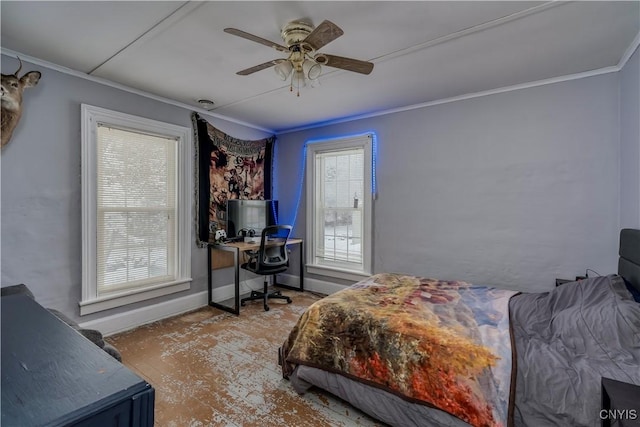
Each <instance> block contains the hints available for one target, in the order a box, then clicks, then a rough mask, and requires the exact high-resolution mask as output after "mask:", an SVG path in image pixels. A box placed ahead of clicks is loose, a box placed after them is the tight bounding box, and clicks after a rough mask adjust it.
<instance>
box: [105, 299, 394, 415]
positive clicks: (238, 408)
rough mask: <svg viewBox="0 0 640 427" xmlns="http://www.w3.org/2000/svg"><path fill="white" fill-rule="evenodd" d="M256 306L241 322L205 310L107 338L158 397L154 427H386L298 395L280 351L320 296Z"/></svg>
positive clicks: (323, 396) (319, 395)
mask: <svg viewBox="0 0 640 427" xmlns="http://www.w3.org/2000/svg"><path fill="white" fill-rule="evenodd" d="M283 293H285V294H287V295H289V296H290V297H291V298H292V299H293V303H292V304H286V303H285V302H284V301H280V300H270V302H269V305H270V307H271V310H270V311H267V312H265V311H263V310H262V303H261V302H260V301H256V302H253V303H247V306H246V307H242V309H241V312H240V316H234V315H232V314H227V313H225V312H223V311H220V310H217V309H215V308H210V307H205V308H201V309H199V310H196V311H193V312H190V313H186V314H183V315H180V316H176V317H172V318H170V319H164V320H161V321H159V322H155V323H152V324H149V325H145V326H141V327H139V328H137V329H134V330H131V331H128V332H124V333H121V334H118V335H114V336H111V337H109V338H108V339H107V341H108V342H110V343H111V344H113V345H115V346H116V348H118V350H120V352H121V353H122V358H123V363H124V364H125V365H126V366H127V367H129V368H130V369H131V370H133V371H134V372H136V373H137V374H138V375H140V376H141V377H142V378H144V379H145V380H146V381H147V382H149V383H150V384H151V385H153V387H154V388H155V390H156V397H155V426H156V427H203V426H229V427H241V426H242V427H250V426H251V427H253V426H255V427H269V426H274V427H276V426H277V427H284V426H286V427H321V426H326V427H341V426H384V424H382V423H380V422H376V421H375V420H373V419H371V418H369V417H368V416H367V415H365V414H363V413H362V412H360V411H359V410H357V409H355V408H353V407H352V406H350V405H349V404H347V403H344V402H343V401H341V400H340V399H338V398H335V397H333V396H331V395H329V394H327V393H324V392H322V391H320V390H318V389H315V388H314V389H312V390H311V391H309V392H307V393H306V394H305V395H303V396H300V395H298V394H297V393H296V392H295V391H294V390H293V388H292V387H291V384H290V383H289V382H288V381H287V380H284V379H283V378H282V372H281V370H280V366H278V347H280V345H281V344H282V343H283V342H284V340H285V339H286V337H287V335H288V333H289V331H290V330H291V329H292V328H293V326H294V324H295V322H296V321H297V320H298V318H299V317H300V315H301V314H302V312H303V311H304V309H305V308H306V307H308V306H309V305H310V304H311V303H313V302H314V301H316V300H317V299H319V297H318V296H315V295H312V294H310V293H307V292H304V293H299V292H290V291H284V292H283Z"/></svg>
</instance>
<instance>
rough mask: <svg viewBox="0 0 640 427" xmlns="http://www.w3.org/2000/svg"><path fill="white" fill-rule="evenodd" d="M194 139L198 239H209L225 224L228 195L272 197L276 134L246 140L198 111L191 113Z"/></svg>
mask: <svg viewBox="0 0 640 427" xmlns="http://www.w3.org/2000/svg"><path fill="white" fill-rule="evenodd" d="M192 121H193V129H194V134H195V141H196V168H197V171H198V172H197V181H198V183H197V186H196V192H197V195H196V204H197V206H196V225H197V239H198V241H197V243H198V245H199V246H204V245H206V244H208V243H212V242H213V240H214V234H215V231H216V230H220V229H222V230H224V229H225V228H226V210H227V200H228V199H248V200H268V199H270V198H271V168H272V163H273V144H274V143H275V136H271V137H269V138H265V139H260V140H254V141H247V140H241V139H237V138H234V137H232V136H230V135H227V134H226V133H224V132H222V131H221V130H219V129H216V128H215V127H214V126H212V125H211V123H209V122H207V121H206V120H204V119H203V118H202V117H200V116H199V115H198V114H197V113H195V112H194V113H193V114H192Z"/></svg>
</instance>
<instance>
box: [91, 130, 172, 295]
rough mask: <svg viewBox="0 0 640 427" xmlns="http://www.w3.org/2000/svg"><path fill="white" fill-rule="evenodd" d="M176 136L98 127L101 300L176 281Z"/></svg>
mask: <svg viewBox="0 0 640 427" xmlns="http://www.w3.org/2000/svg"><path fill="white" fill-rule="evenodd" d="M176 154H177V141H176V139H175V138H167V137H162V136H155V135H150V134H145V133H140V132H136V131H131V130H126V129H119V128H116V127H112V126H105V125H98V127H97V137H96V160H97V195H96V196H97V199H96V213H97V218H96V243H97V253H96V273H97V292H98V296H103V295H105V294H109V293H111V292H116V291H122V290H125V289H131V288H138V287H140V286H144V285H147V284H152V283H158V282H168V281H172V280H175V279H176V250H177V236H176V218H177V210H176V209H177V203H176Z"/></svg>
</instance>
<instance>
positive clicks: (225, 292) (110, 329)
mask: <svg viewBox="0 0 640 427" xmlns="http://www.w3.org/2000/svg"><path fill="white" fill-rule="evenodd" d="M278 282H280V283H282V284H284V285H289V286H300V277H298V276H294V275H291V274H278ZM233 288H234V285H233V283H230V284H228V285H224V286H220V287H217V288H215V289H214V290H213V295H212V296H213V300H214V301H226V300H229V299H232V298H233V296H234V292H233ZM261 288H262V277H255V278H252V279H247V280H243V281H242V282H241V283H240V293H241V294H245V293H249V292H250V291H251V290H252V289H253V290H256V289H261ZM344 288H346V286H345V285H339V284H337V283H332V282H326V281H324V280H318V279H311V278H306V279H305V280H304V289H305V291H310V292H317V293H320V294H325V295H330V294H333V293H335V292H338V291H339V290H341V289H344ZM207 298H208V292H207V291H202V292H196V293H194V294H190V295H186V296H183V297H179V298H174V299H171V300H169V301H163V302H160V303H158V304H153V305H149V306H146V307H141V308H136V309H135V310H130V311H126V312H124V313H118V314H113V315H111V316H105V317H102V318H100V319H95V320H89V321H87V322H84V323H81V324H80V327H82V328H86V329H97V330H98V331H100V332H102V334H103V335H104V336H109V335H113V334H117V333H120V332H124V331H128V330H130V329H133V328H137V327H138V326H142V325H146V324H148V323H153V322H156V321H158V320H162V319H165V318H167V317H171V316H177V315H179V314H182V313H186V312H188V311H192V310H196V309H198V308H200V307H204V306H206V305H207V303H208V300H207Z"/></svg>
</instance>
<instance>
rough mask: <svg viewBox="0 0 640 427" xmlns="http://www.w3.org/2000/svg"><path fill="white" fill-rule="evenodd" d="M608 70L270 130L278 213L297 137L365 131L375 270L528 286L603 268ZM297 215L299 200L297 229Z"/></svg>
mask: <svg viewBox="0 0 640 427" xmlns="http://www.w3.org/2000/svg"><path fill="white" fill-rule="evenodd" d="M618 79H619V76H618V74H617V73H612V74H606V75H601V76H597V77H590V78H585V79H580V80H573V81H567V82H562V83H556V84H551V85H546V86H540V87H535V88H528V89H523V90H517V91H511V92H506V93H501V94H495V95H490V96H484V97H479V98H475V99H468V100H463V101H457V102H452V103H448V104H441V105H437V106H431V107H427V108H421V109H415V110H410V111H405V112H401V113H397V114H390V115H386V116H379V117H374V118H368V119H362V120H358V121H352V122H348V123H341V124H335V125H330V126H326V127H323V128H316V129H310V130H306V131H300V132H296V133H288V134H282V135H279V136H278V138H279V146H280V149H279V151H278V159H277V162H278V166H279V167H278V168H277V172H278V176H277V179H276V185H277V188H276V193H277V197H278V198H279V200H280V206H281V217H282V218H283V220H284V219H285V218H286V217H287V216H288V218H293V210H294V206H295V203H296V202H295V199H296V197H295V195H296V194H297V191H298V185H299V181H300V179H299V175H300V173H301V156H302V147H303V144H304V142H305V141H306V140H307V139H317V138H323V137H335V136H340V135H348V134H354V133H361V132H365V131H369V130H372V131H375V132H376V133H377V135H378V145H379V148H378V164H377V166H378V175H377V178H378V200H376V201H375V204H374V216H375V220H374V227H373V228H374V261H373V265H374V271H375V272H387V271H390V272H405V273H412V274H417V275H423V276H430V277H437V278H445V279H457V280H467V281H471V282H473V283H478V284H491V285H497V286H505V287H510V288H514V289H521V290H528V291H538V290H546V289H550V288H551V287H553V286H554V283H555V282H554V279H555V278H556V277H561V278H572V277H574V276H576V275H581V274H584V273H585V270H586V269H587V268H591V269H594V270H596V271H598V272H600V273H602V274H605V273H611V272H615V270H616V260H617V256H616V253H617V250H616V249H617V240H618V238H617V236H618V229H619V196H618V191H619V166H618V162H619V155H620V150H619V147H620V144H619V138H620V137H619V114H618V109H619V97H618V89H619V81H618ZM285 148H286V149H285ZM287 209H288V211H287ZM286 212H288V214H287V213H286ZM304 223H305V212H304V197H303V201H302V202H301V205H300V211H299V213H298V216H297V223H296V231H295V232H296V234H303V233H304V226H305V224H304Z"/></svg>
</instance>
